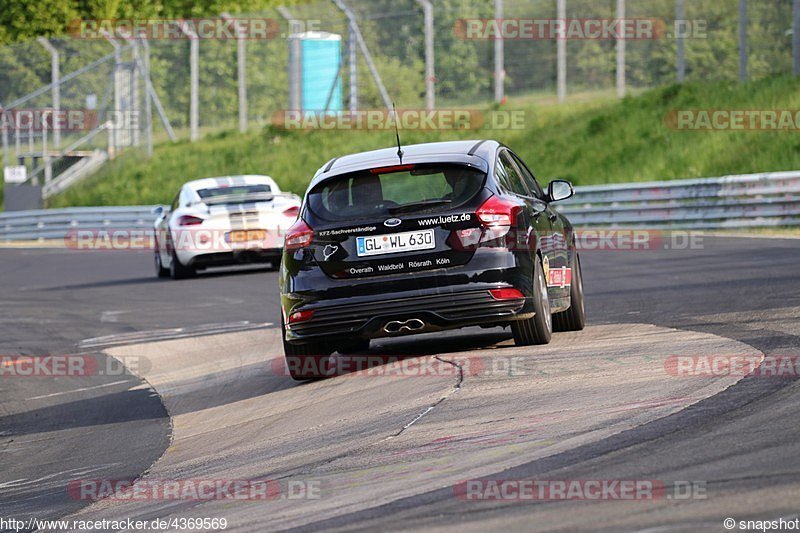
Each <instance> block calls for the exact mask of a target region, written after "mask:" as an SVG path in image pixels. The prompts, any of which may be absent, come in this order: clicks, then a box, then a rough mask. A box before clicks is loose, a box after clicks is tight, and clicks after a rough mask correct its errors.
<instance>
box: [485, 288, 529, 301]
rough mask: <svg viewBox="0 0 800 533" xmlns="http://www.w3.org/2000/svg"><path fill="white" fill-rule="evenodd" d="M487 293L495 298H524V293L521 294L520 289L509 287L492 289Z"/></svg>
mask: <svg viewBox="0 0 800 533" xmlns="http://www.w3.org/2000/svg"><path fill="white" fill-rule="evenodd" d="M489 294H491V295H492V298H494V299H495V300H519V299H521V298H525V295H524V294H522V291H520V290H518V289H514V288H511V287H509V288H505V289H492V290H490V291H489Z"/></svg>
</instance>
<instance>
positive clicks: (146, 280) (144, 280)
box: [31, 268, 275, 291]
mask: <svg viewBox="0 0 800 533" xmlns="http://www.w3.org/2000/svg"><path fill="white" fill-rule="evenodd" d="M274 272H275V271H274V270H272V269H270V268H259V269H247V270H214V271H211V272H201V273H199V274H198V275H197V276H196V277H193V278H186V279H182V280H177V281H176V280H172V279H169V278H166V279H164V278H157V277H155V276H149V277H141V278H128V279H109V280H103V281H93V282H89V283H76V284H72V285H55V286H48V287H36V288H35V289H31V290H34V291H71V290H80V289H103V288H108V287H125V286H132V285H159V284H167V283H173V284H179V283H183V284H187V283H202V282H203V281H204V280H209V279H214V278H227V277H247V276H255V275H259V274H261V275H263V274H273V273H274Z"/></svg>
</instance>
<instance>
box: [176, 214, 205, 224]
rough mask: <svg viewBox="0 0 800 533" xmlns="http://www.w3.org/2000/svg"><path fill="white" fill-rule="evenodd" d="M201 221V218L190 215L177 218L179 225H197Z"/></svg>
mask: <svg viewBox="0 0 800 533" xmlns="http://www.w3.org/2000/svg"><path fill="white" fill-rule="evenodd" d="M202 223H203V219H202V218H199V217H193V216H191V215H184V216H182V217H180V218H179V219H178V225H179V226H199V225H200V224H202Z"/></svg>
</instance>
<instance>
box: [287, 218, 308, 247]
mask: <svg viewBox="0 0 800 533" xmlns="http://www.w3.org/2000/svg"><path fill="white" fill-rule="evenodd" d="M312 240H314V230H313V229H311V228H310V227H309V225H308V224H306V221H305V220H303V219H302V218H300V219H298V220H297V222H295V223H294V224H292V227H291V228H289V231H287V232H286V239H285V240H284V241H283V247H284V248H285V249H286V250H298V249H300V248H305V247H306V246H308V245H309V244H311V241H312Z"/></svg>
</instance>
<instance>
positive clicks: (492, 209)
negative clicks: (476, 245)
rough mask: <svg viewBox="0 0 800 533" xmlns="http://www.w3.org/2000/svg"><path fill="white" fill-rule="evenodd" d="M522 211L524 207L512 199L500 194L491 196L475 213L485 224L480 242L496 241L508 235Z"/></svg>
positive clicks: (483, 224)
mask: <svg viewBox="0 0 800 533" xmlns="http://www.w3.org/2000/svg"><path fill="white" fill-rule="evenodd" d="M521 211H522V207H521V206H520V205H519V204H517V203H516V202H514V201H512V200H509V199H506V198H501V197H499V196H491V197H489V199H488V200H486V201H485V202H483V204H482V205H481V206H480V207H479V208H478V210H477V211H476V213H475V214H476V215H477V216H478V220H479V221H480V223H481V225H482V226H483V233H482V235H481V237H480V242H489V241H494V240H497V239H500V238H502V237H505V236H506V235H508V234H509V232H510V231H511V228H512V227H514V226H515V225H516V221H517V215H519V213H520V212H521ZM506 244H507V245H508V243H506Z"/></svg>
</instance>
